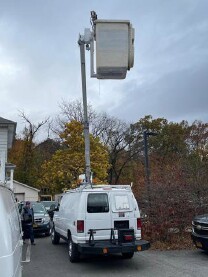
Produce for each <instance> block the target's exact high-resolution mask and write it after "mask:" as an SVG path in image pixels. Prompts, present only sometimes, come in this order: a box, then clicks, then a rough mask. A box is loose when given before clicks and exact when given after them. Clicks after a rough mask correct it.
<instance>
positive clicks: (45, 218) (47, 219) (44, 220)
mask: <svg viewBox="0 0 208 277" xmlns="http://www.w3.org/2000/svg"><path fill="white" fill-rule="evenodd" d="M49 221H50V217H49V216H48V215H45V217H44V218H43V222H44V223H48V222H49Z"/></svg>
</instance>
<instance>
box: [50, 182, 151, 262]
mask: <svg viewBox="0 0 208 277" xmlns="http://www.w3.org/2000/svg"><path fill="white" fill-rule="evenodd" d="M60 238H62V239H64V240H66V241H68V244H69V251H68V253H69V259H70V261H71V262H76V261H78V260H79V257H80V254H105V255H106V254H112V253H121V254H122V256H123V257H124V258H132V257H133V255H134V252H136V251H143V250H147V249H148V248H149V247H150V243H149V242H147V241H145V240H142V239H141V218H140V211H139V208H138V205H137V202H136V199H135V197H134V195H133V193H132V190H131V187H130V186H121V185H117V186H112V185H92V186H91V185H87V186H83V187H80V188H79V189H76V190H71V191H70V192H68V193H65V194H64V195H63V198H62V200H61V203H60V207H59V211H56V212H55V213H54V224H53V228H52V234H51V240H52V243H53V244H58V243H59V240H60Z"/></svg>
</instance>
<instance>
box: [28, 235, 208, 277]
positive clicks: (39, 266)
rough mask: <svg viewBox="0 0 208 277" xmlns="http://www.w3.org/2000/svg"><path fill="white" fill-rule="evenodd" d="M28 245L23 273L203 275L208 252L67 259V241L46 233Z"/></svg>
mask: <svg viewBox="0 0 208 277" xmlns="http://www.w3.org/2000/svg"><path fill="white" fill-rule="evenodd" d="M36 242H37V244H36V245H35V246H31V257H30V258H31V261H30V262H26V263H24V264H23V277H42V276H44V277H49V276H52V277H53V276H58V277H67V276H83V277H85V276H108V277H110V276H120V277H121V276H125V277H127V276H128V277H130V276H132V277H134V276H135V277H136V276H137V277H138V276H142V277H171V276H174V277H190V276H191V277H207V275H208V273H207V272H208V254H207V253H205V252H203V251H200V250H184V251H182V250H180V251H153V250H148V251H144V252H141V253H136V254H135V256H134V258H133V259H131V260H124V259H122V258H121V256H120V255H114V256H108V257H101V256H98V257H97V256H88V257H82V259H81V261H80V262H79V263H76V264H72V263H70V262H69V259H68V253H67V244H66V243H65V242H64V241H62V240H61V243H60V244H59V245H52V244H51V241H50V237H47V238H46V237H44V236H43V237H39V238H37V239H36Z"/></svg>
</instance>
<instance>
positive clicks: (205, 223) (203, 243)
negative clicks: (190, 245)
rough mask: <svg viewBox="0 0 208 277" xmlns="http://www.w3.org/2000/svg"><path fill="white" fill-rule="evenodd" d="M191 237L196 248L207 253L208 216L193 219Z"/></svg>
mask: <svg viewBox="0 0 208 277" xmlns="http://www.w3.org/2000/svg"><path fill="white" fill-rule="evenodd" d="M191 237H192V240H193V242H194V244H195V246H196V247H197V248H200V249H203V250H206V251H208V214H204V215H198V216H196V217H195V218H194V219H193V221H192V234H191Z"/></svg>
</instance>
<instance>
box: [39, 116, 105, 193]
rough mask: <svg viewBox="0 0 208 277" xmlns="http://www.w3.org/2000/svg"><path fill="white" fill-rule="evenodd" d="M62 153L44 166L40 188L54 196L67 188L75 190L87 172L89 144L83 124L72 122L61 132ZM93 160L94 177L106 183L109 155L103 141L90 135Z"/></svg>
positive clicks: (91, 158) (57, 154)
mask: <svg viewBox="0 0 208 277" xmlns="http://www.w3.org/2000/svg"><path fill="white" fill-rule="evenodd" d="M59 136H60V138H61V139H62V146H63V148H62V150H58V151H56V153H55V154H54V155H53V156H52V159H51V160H49V161H46V162H45V163H44V164H43V166H42V170H43V171H42V178H41V179H40V180H39V187H40V188H42V187H48V188H50V191H51V193H52V194H54V193H57V192H61V190H62V189H63V188H71V187H72V186H73V185H74V184H75V183H77V182H78V178H79V175H80V174H83V173H84V172H85V155H84V150H85V144H84V135H83V125H82V124H81V123H80V122H78V121H75V120H73V121H71V122H70V123H67V124H66V125H65V129H64V131H63V132H62V133H60V135H59ZM90 160H91V170H92V172H93V176H94V177H95V178H96V180H97V181H98V182H105V180H106V178H107V171H108V169H109V163H108V160H109V158H108V152H107V149H106V147H105V146H103V145H102V143H101V142H100V140H99V138H95V137H93V136H92V135H90Z"/></svg>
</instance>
